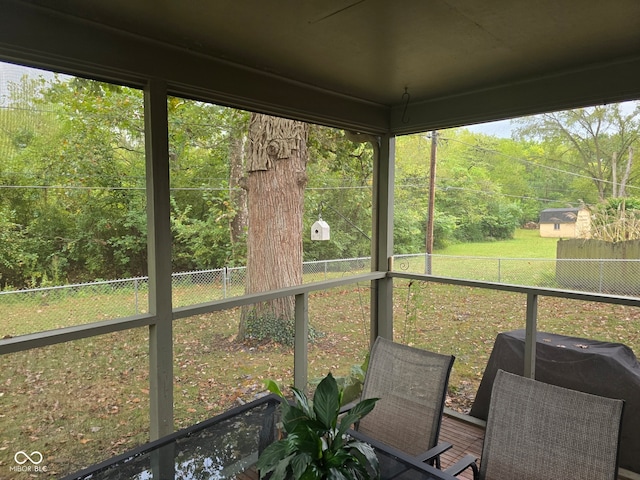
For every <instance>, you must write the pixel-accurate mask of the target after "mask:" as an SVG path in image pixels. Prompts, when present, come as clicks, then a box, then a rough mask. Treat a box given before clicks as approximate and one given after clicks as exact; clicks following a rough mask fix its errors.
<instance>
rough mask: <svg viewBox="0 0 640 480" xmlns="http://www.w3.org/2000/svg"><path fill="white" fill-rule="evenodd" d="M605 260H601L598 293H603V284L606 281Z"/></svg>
mask: <svg viewBox="0 0 640 480" xmlns="http://www.w3.org/2000/svg"><path fill="white" fill-rule="evenodd" d="M603 270H604V260H602V259H601V260H600V281H599V285H598V293H602V284H603V283H604V279H603V276H604V272H603Z"/></svg>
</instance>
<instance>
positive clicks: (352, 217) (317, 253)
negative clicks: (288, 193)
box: [303, 125, 373, 261]
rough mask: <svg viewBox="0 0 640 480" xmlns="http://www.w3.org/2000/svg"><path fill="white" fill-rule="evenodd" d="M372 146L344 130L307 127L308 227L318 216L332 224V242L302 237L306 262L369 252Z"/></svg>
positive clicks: (307, 227)
mask: <svg viewBox="0 0 640 480" xmlns="http://www.w3.org/2000/svg"><path fill="white" fill-rule="evenodd" d="M372 175H373V149H372V147H371V146H370V145H369V144H366V143H353V142H351V141H349V140H348V139H347V138H346V136H345V133H344V132H343V131H341V130H336V129H330V128H325V127H319V126H317V125H312V126H311V128H310V130H309V163H308V164H307V176H308V177H309V183H308V184H307V188H306V191H305V205H304V209H305V216H304V231H305V232H310V231H311V225H313V223H314V222H315V221H316V220H318V217H319V216H322V218H323V219H324V220H325V221H326V222H327V223H328V224H329V225H330V227H331V241H329V242H325V241H312V240H311V239H310V235H309V234H307V235H305V238H304V245H303V247H304V258H305V260H306V261H312V260H326V259H334V258H356V257H363V256H369V255H370V254H371V239H370V232H371V211H372V210H371V209H372V205H371V200H372V193H371V192H372V190H371V184H372Z"/></svg>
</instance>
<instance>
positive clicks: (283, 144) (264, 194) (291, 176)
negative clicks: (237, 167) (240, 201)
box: [238, 114, 309, 340]
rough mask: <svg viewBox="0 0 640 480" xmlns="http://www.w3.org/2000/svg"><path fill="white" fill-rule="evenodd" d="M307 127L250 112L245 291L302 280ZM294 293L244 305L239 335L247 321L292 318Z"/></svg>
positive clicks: (243, 334) (242, 337) (244, 335)
mask: <svg viewBox="0 0 640 480" xmlns="http://www.w3.org/2000/svg"><path fill="white" fill-rule="evenodd" d="M308 134H309V127H308V125H307V124H305V123H302V122H296V121H293V120H286V119H282V118H276V117H270V116H267V115H262V114H252V116H251V122H250V125H249V148H248V150H249V151H248V153H249V158H248V161H247V175H248V176H247V182H246V187H247V201H248V202H247V205H248V212H249V230H248V236H247V279H246V288H245V290H246V293H248V294H249V293H257V292H262V291H266V290H274V289H279V288H283V287H288V286H292V285H299V284H301V283H302V225H303V223H302V213H303V204H304V187H305V185H306V182H307V175H306V165H307V157H308V154H307V139H308ZM294 304H295V300H294V298H293V297H289V298H281V299H277V300H274V301H271V302H263V303H261V304H256V305H252V306H251V307H250V308H244V309H243V312H242V315H241V320H240V328H239V331H238V339H239V340H245V339H246V338H247V336H248V334H250V333H251V332H247V320H248V318H249V316H252V317H253V318H254V319H255V321H257V322H260V321H263V320H267V319H268V320H270V321H274V320H275V321H277V322H280V323H282V324H283V327H284V326H286V324H287V323H289V324H290V322H291V321H292V320H293V317H294Z"/></svg>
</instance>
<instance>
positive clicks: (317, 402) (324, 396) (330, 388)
mask: <svg viewBox="0 0 640 480" xmlns="http://www.w3.org/2000/svg"><path fill="white" fill-rule="evenodd" d="M339 410H340V391H339V390H338V384H337V383H336V380H335V378H333V375H331V373H329V374H328V375H327V376H326V377H324V378H323V379H322V381H321V382H320V383H319V384H318V388H316V392H315V394H314V396H313V411H314V412H315V414H316V419H317V420H318V421H319V422H321V423H322V424H323V425H324V426H325V428H326V429H327V430H330V429H333V428H335V426H336V422H337V419H338V411H339Z"/></svg>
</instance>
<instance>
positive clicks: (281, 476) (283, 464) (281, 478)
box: [270, 454, 295, 480]
mask: <svg viewBox="0 0 640 480" xmlns="http://www.w3.org/2000/svg"><path fill="white" fill-rule="evenodd" d="M294 457H295V454H291V455H288V456H286V457H284V458H283V459H282V460H280V462H278V465H276V468H275V469H274V470H273V474H272V475H271V479H270V480H285V479H286V478H287V476H288V475H287V471H288V470H289V465H290V464H291V460H292V459H293V458H294Z"/></svg>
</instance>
